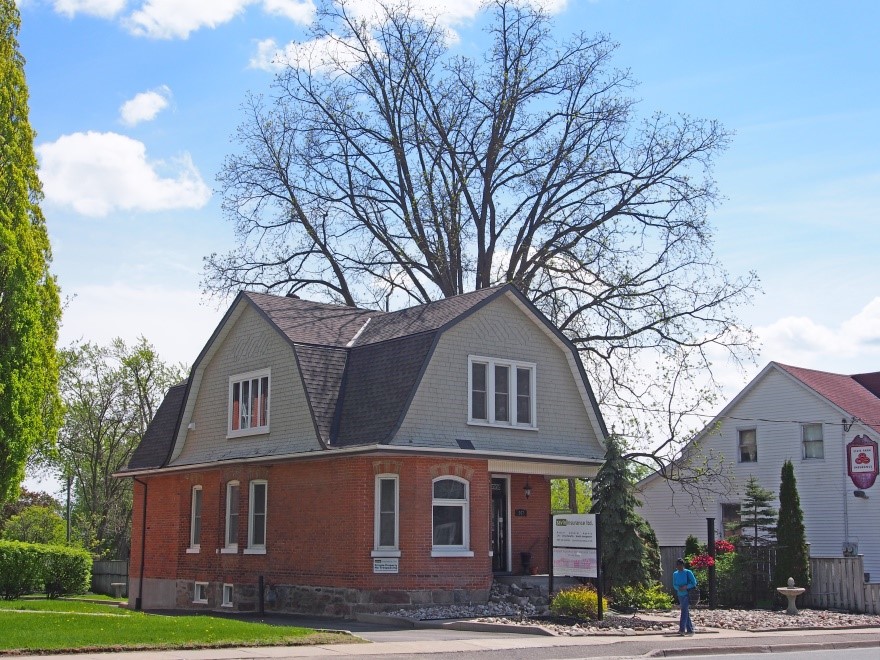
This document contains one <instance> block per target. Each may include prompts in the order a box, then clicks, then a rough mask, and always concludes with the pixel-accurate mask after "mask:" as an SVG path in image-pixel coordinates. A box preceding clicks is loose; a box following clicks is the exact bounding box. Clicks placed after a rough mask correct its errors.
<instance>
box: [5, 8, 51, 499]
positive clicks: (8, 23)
mask: <svg viewBox="0 0 880 660" xmlns="http://www.w3.org/2000/svg"><path fill="white" fill-rule="evenodd" d="M20 25H21V19H20V16H19V13H18V9H17V7H16V5H15V2H14V1H13V0H0V181H2V186H0V502H4V501H10V500H13V499H15V498H16V497H17V495H18V487H19V484H20V483H21V482H22V480H23V479H24V468H25V464H26V462H27V459H28V457H29V456H30V454H31V452H32V451H33V450H34V448H35V447H37V446H39V445H41V444H44V443H47V442H48V443H50V442H51V441H52V440H53V439H54V437H55V434H56V433H57V430H58V426H59V424H60V421H61V403H60V399H59V396H58V391H57V390H58V361H57V356H56V354H55V343H56V340H57V337H58V321H59V319H60V317H61V305H60V301H59V296H58V288H57V286H56V283H55V279H54V278H53V277H52V275H51V274H50V273H49V262H50V260H51V251H50V248H49V235H48V233H47V231H46V223H45V220H44V219H43V214H42V212H41V211H40V207H39V201H40V199H41V198H42V189H41V186H40V180H39V178H37V158H36V155H35V154H34V131H33V130H32V129H31V126H30V123H29V120H28V88H27V82H26V80H25V75H24V58H23V57H22V56H21V54H20V53H19V51H18V31H19V28H20Z"/></svg>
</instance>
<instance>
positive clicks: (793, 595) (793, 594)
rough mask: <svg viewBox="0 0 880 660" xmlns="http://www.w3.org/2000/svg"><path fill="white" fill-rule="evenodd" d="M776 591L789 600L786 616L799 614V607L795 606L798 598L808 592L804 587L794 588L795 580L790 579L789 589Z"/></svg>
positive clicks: (782, 588)
mask: <svg viewBox="0 0 880 660" xmlns="http://www.w3.org/2000/svg"><path fill="white" fill-rule="evenodd" d="M776 591H778V592H779V593H781V594H782V595H783V596H785V597H786V598H788V608H786V610H785V613H786V614H797V613H798V610H797V606H796V605H795V600H796V599H797V597H798V596H800V595H801V594H802V593H804V592H805V591H806V589H805V588H804V587H796V586H794V578H788V586H787V587H776Z"/></svg>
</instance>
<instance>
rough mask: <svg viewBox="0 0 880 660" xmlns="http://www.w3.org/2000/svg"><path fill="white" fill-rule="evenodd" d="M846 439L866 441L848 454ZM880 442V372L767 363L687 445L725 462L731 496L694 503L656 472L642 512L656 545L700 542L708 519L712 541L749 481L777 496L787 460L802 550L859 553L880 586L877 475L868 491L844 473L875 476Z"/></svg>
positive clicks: (644, 485) (644, 484)
mask: <svg viewBox="0 0 880 660" xmlns="http://www.w3.org/2000/svg"><path fill="white" fill-rule="evenodd" d="M854 440H855V441H856V443H857V445H858V444H859V443H862V442H865V441H867V442H868V443H869V444H868V445H867V446H866V447H864V449H862V448H858V447H852V448H850V449H848V448H847V446H848V445H849V444H850V443H852V442H853V441H854ZM878 440H880V372H875V373H868V374H857V375H853V376H847V375H841V374H832V373H827V372H823V371H814V370H812V369H801V368H798V367H791V366H787V365H784V364H779V363H778V362H771V363H770V364H768V365H767V367H765V368H764V370H763V371H761V373H760V374H758V375H757V376H756V377H755V379H754V380H752V382H750V383H749V384H748V385H747V386H746V387H745V389H743V390H742V391H741V392H740V393H739V394H738V395H737V396H736V397H735V398H734V399H733V400H732V401H731V402H730V403H729V404H728V405H727V406H726V407H725V408H724V409H723V410H722V411H721V412H720V413H719V414H718V415H717V416H716V417H715V418H714V419H713V420H712V422H711V423H710V424H708V425H707V426H706V427H705V429H703V431H702V432H701V433H700V434H698V435H697V436H696V438H695V439H694V440H693V441H692V442H691V443H690V444H689V445H688V447H687V448H686V449H685V453H686V454H691V455H696V454H700V453H702V454H703V455H704V456H705V455H708V454H709V453H710V452H711V453H712V454H714V455H715V456H723V457H724V465H725V470H726V474H727V475H728V476H729V477H731V478H732V480H733V484H732V487H731V490H730V492H729V493H727V494H726V495H723V496H712V495H708V494H707V495H705V496H704V497H702V498H693V497H691V496H690V495H689V494H688V493H685V492H683V491H682V490H681V488H679V487H678V486H677V485H675V484H674V483H671V482H669V481H667V480H665V479H663V478H662V477H661V476H660V475H659V474H654V475H651V476H649V477H647V478H645V479H643V480H642V481H641V482H639V484H638V489H639V491H640V497H641V499H642V500H643V502H644V504H643V505H642V507H641V509H640V513H641V515H642V516H643V517H644V518H645V519H647V520H648V522H650V523H651V526H652V527H653V528H654V531H655V532H656V533H657V539H658V541H659V543H660V545H661V547H662V546H683V545H684V542H685V539H686V538H687V536H688V535H689V534H693V535H694V536H696V537H697V538H699V539H700V540H701V541H703V542H705V541H706V536H707V523H706V518H708V517H712V518H715V529H716V535H717V537H718V538H720V537H722V536H724V529H725V527H724V524H725V523H726V522H728V521H730V520H732V519H734V518H735V517H737V516H738V510H739V503H740V500H741V499H742V494H743V490H744V487H745V484H746V482H747V481H748V479H749V477H750V476H751V475H754V476H755V477H757V479H758V480H759V481H760V483H761V485H762V486H763V487H764V488H766V489H768V490H770V491H772V492H773V493H775V494H777V495H778V493H779V482H780V473H781V470H782V464H783V463H784V462H785V461H786V460H787V459H790V460H791V461H792V463H793V464H794V471H795V476H796V478H797V488H798V494H799V495H800V501H801V508H802V510H803V512H804V525H805V527H806V533H807V541H808V542H809V543H810V554H811V555H812V556H813V557H840V556H843V555H846V554H854V553H858V554H862V555H864V566H865V572H866V573H868V574H869V575H870V580H869V581H871V582H880V479H877V480H876V482H874V483H872V484H871V485H870V486H867V485H866V482H864V481H860V479H864V476H862V477H858V476H857V477H856V481H860V485H856V483H854V480H853V479H852V478H851V477H850V476H849V472H848V462H853V464H854V467H855V469H856V470H859V469H861V470H863V472H862V474H863V475H864V474H865V472H864V470H867V471H868V472H871V471H873V472H876V469H877V467H876V466H877V458H878V457H877V448H876V445H871V444H870V443H871V442H874V443H876V442H877V441H878ZM848 458H849V461H848ZM695 460H700V459H699V458H697V459H695ZM775 505H776V506H777V507H778V500H777V502H776V504H775Z"/></svg>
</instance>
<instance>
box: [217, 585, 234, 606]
mask: <svg viewBox="0 0 880 660" xmlns="http://www.w3.org/2000/svg"><path fill="white" fill-rule="evenodd" d="M220 593H221V602H220V607H232V606H233V597H234V596H235V587H233V586H232V585H231V584H229V583H226V582H224V583H223V586H222V587H221V589H220ZM227 596H228V597H227Z"/></svg>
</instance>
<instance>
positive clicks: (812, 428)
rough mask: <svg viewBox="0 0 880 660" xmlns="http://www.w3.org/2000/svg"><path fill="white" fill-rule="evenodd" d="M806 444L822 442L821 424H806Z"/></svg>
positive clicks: (804, 427)
mask: <svg viewBox="0 0 880 660" xmlns="http://www.w3.org/2000/svg"><path fill="white" fill-rule="evenodd" d="M802 428H803V429H804V442H814V441H819V442H821V441H822V425H821V424H804V426H803V427H802Z"/></svg>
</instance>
